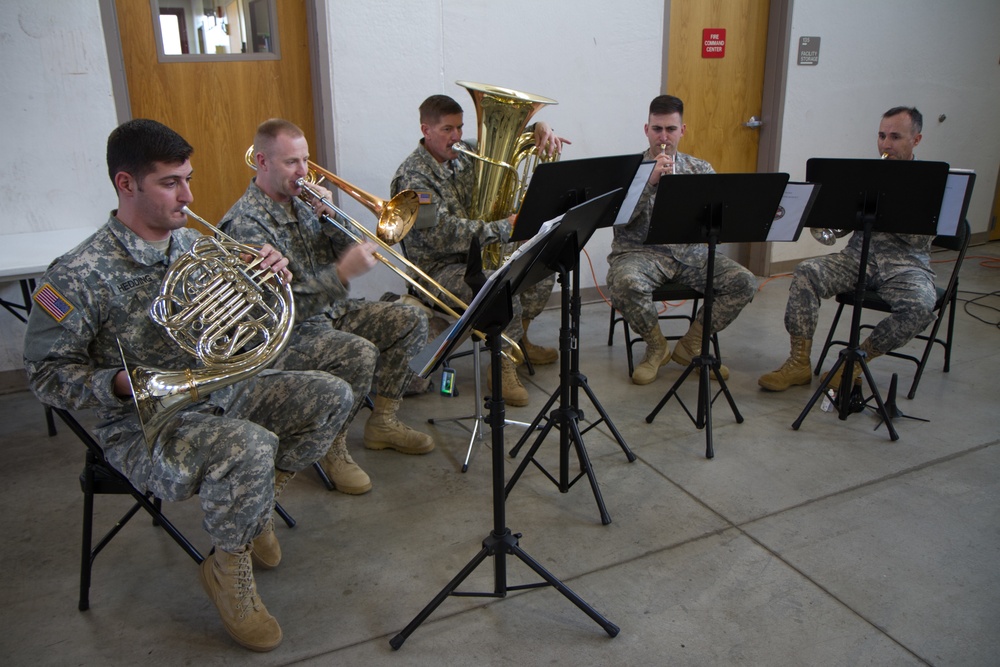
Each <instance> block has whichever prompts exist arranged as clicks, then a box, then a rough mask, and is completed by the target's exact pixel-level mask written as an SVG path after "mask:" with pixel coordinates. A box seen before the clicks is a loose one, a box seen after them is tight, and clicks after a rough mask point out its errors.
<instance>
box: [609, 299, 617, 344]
mask: <svg viewBox="0 0 1000 667" xmlns="http://www.w3.org/2000/svg"><path fill="white" fill-rule="evenodd" d="M614 344H615V307H614V306H611V319H610V321H609V322H608V347H611V346H612V345H614Z"/></svg>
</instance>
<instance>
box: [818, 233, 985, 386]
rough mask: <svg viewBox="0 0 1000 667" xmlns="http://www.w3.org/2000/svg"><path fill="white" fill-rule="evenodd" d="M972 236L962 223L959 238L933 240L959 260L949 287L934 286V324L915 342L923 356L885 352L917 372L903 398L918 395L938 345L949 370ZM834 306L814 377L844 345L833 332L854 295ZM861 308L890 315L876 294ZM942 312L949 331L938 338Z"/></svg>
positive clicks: (846, 295)
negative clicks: (964, 264)
mask: <svg viewBox="0 0 1000 667" xmlns="http://www.w3.org/2000/svg"><path fill="white" fill-rule="evenodd" d="M970 236H971V234H970V232H969V221H968V220H963V221H962V222H961V224H959V226H958V234H956V235H955V236H936V237H934V241H933V245H934V246H935V247H938V248H944V249H947V250H956V251H958V257H956V258H955V265H954V266H953V267H952V270H951V276H949V278H948V283H947V284H946V285H945V286H944V287H941V286H937V287H936V290H937V300H936V301H935V302H934V314H935V315H936V317H935V319H934V324H933V325H932V326H931V329H930V332H929V333H927V334H919V335H917V336H916V337H915V338H917V339H918V340H922V341H924V342H925V345H924V351H923V354H922V355H921V356H920V358H919V359H918V358H917V357H915V356H913V355H912V354H907V353H905V352H899V351H896V350H894V351H892V352H887V353H886V356H890V357H896V358H898V359H909V360H910V361H912V362H913V363H915V364H916V365H917V372H916V373H915V374H914V376H913V383H912V384H911V385H910V391H909V392H908V393H907V394H906V397H907V398H909V399H913V397H914V396H916V394H917V385H918V384H920V377H921V376H922V375H923V373H924V368H925V367H926V366H927V361H928V359H929V358H930V356H931V350H932V349H933V347H934V344H935V343H937V344H938V345H940V346H941V347H942V348H943V349H944V369H943V372H945V373H947V372H948V371H949V370H951V343H952V338H953V335H954V332H955V302H956V296H957V294H958V273H959V271H961V269H962V262H963V261H965V253H966V251H967V250H968V249H969V238H970ZM835 298H836V300H837V303H838V304H839V305H838V306H837V313H836V315H834V317H833V324H831V325H830V332H829V333H828V334H827V336H826V342H825V343H823V351H822V352H821V353H820V355H819V361H818V362H817V363H816V368H815V369H814V371H813V372H814V373H815V374H816V375H819V372H820V369H822V367H823V360H824V359H825V358H826V354H827V352H828V351H829V350H830V347H832V346H833V345H841V346H843V345H847V341H843V340H833V335H834V332H835V331H836V329H837V324H838V323H839V322H840V314H841V313H842V312H843V310H844V307H845V306H850V307H853V306H854V302H855V299H854V292H841V293H840V294H838V295H837V296H836V297H835ZM861 307H862V308H868V309H870V310H876V311H879V312H883V313H891V312H892V307H891V306H889V304H888V303H886V302H885V300H883V299H882V297H880V296H879V295H878V294H877V293H876V292H874V291H868V290H866V291H865V293H864V295H863V297H862V301H861ZM945 309H947V310H948V327H947V329H946V332H945V335H944V338H941V337H939V335H938V332H939V331H940V329H941V323H942V321H943V320H944V318H943V317H942V316H943V315H944V311H945ZM861 328H862V329H872V328H874V325H871V324H862V325H861Z"/></svg>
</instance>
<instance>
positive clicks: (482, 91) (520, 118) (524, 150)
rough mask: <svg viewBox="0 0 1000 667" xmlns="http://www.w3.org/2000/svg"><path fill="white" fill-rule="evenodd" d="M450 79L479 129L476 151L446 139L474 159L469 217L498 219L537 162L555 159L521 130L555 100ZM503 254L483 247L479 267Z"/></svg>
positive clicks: (513, 206)
mask: <svg viewBox="0 0 1000 667" xmlns="http://www.w3.org/2000/svg"><path fill="white" fill-rule="evenodd" d="M455 83H457V84H458V85H460V86H462V87H463V88H465V89H466V90H468V91H469V94H470V95H471V96H472V101H473V104H474V105H475V107H476V120H477V125H478V129H479V134H478V137H479V140H478V143H477V151H478V152H477V151H472V150H470V149H469V147H468V146H466V145H465V144H463V143H461V142H457V143H455V144H454V145H452V148H453V149H454V150H455V151H457V152H459V153H464V154H465V155H468V156H469V157H472V158H474V159H475V161H476V165H475V169H476V178H475V188H474V191H473V195H472V210H471V211H469V217H470V218H472V219H475V220H485V221H486V222H492V221H494V220H501V219H503V218H506V217H508V216H510V215H511V214H512V213H514V212H516V211H517V209H518V207H519V206H520V203H521V199H522V198H523V197H524V193H525V191H526V190H527V187H528V180H529V179H530V178H531V174H532V172H534V170H535V167H536V166H537V165H538V163H539V162H548V161H553V160H557V159H559V156H558V155H539V153H538V150H537V149H538V147H537V146H535V140H534V137H533V136H532V134H531V133H530V132H526V131H525V129H526V128H527V126H528V121H529V120H530V119H531V117H532V116H534V115H535V113H536V112H537V111H538V110H539V109H541V108H542V107H543V106H546V105H548V104H558V102H556V101H555V100H552V99H549V98H547V97H541V96H539V95H532V94H530V93H522V92H520V91H517V90H511V89H510V88H500V87H498V86H490V85H486V84H482V83H472V82H469V81H456V82H455ZM503 256H504V252H503V249H502V248H501V247H500V244H490V245H488V246H486V247H484V248H483V268H485V269H496V268H497V267H499V266H500V264H502V263H503Z"/></svg>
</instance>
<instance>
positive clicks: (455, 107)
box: [420, 95, 462, 125]
mask: <svg viewBox="0 0 1000 667" xmlns="http://www.w3.org/2000/svg"><path fill="white" fill-rule="evenodd" d="M459 113H462V106H461V105H460V104H459V103H458V102H456V101H455V100H453V99H451V98H450V97H448V96H447V95H431V96H430V97H428V98H427V99H426V100H424V101H423V102H421V103H420V122H421V123H423V124H426V125H433V124H434V123H436V122H438V121H439V120H441V116H453V115H455V114H459Z"/></svg>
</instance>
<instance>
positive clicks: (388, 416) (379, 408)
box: [365, 396, 434, 454]
mask: <svg viewBox="0 0 1000 667" xmlns="http://www.w3.org/2000/svg"><path fill="white" fill-rule="evenodd" d="M399 404H400V400H399V399H398V398H385V397H384V396H376V397H375V408H374V409H373V410H372V413H371V416H369V417H368V421H367V422H365V447H367V448H368V449H395V450H396V451H397V452H400V453H402V454H426V453H427V452H429V451H431V450H432V449H434V439H433V438H432V437H431V436H429V435H427V434H426V433H421V432H420V431H417V430H414V429H412V428H410V427H409V426H407V425H406V424H404V423H403V422H401V421H399V419H398V418H397V417H396V411H398V410H399Z"/></svg>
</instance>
